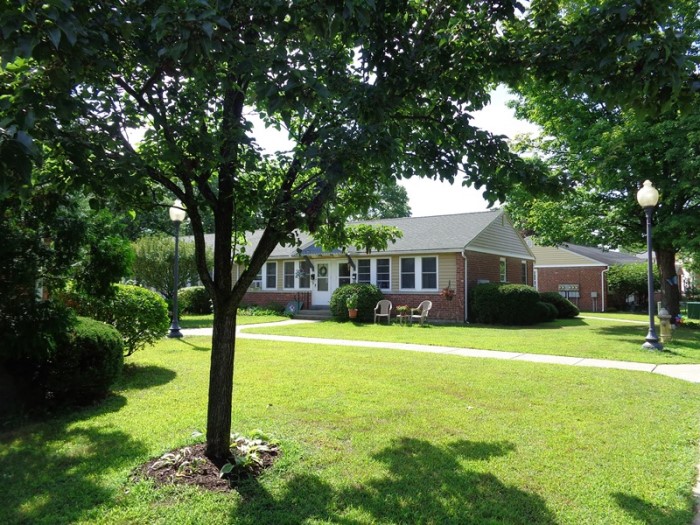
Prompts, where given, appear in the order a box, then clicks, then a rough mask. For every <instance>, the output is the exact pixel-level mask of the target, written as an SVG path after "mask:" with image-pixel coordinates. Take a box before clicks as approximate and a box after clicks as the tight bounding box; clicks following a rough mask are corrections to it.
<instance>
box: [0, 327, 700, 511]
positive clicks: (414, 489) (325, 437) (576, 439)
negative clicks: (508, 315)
mask: <svg viewBox="0 0 700 525" xmlns="http://www.w3.org/2000/svg"><path fill="white" fill-rule="evenodd" d="M410 330H411V331H412V332H415V333H419V332H420V330H419V329H410ZM424 332H425V333H439V332H438V331H437V330H436V329H435V328H430V329H426V330H425V331H424ZM208 360H209V338H186V339H183V340H168V339H165V340H163V341H162V342H160V343H159V344H158V345H156V346H155V347H151V348H147V349H145V350H143V351H140V352H138V353H136V354H135V355H134V356H133V357H132V358H129V360H128V363H129V364H128V365H127V368H126V372H125V374H124V377H123V379H122V380H121V383H120V385H119V387H118V389H117V391H116V392H115V394H114V395H112V396H110V397H109V398H108V399H107V400H106V401H105V402H104V403H102V404H101V405H100V406H97V407H94V408H88V409H84V410H81V411H78V412H75V413H72V414H64V415H55V416H53V417H49V418H44V419H43V420H42V421H40V422H36V423H33V424H26V425H23V426H19V427H16V428H13V429H12V430H10V431H7V430H6V431H5V432H4V433H2V434H0V476H1V477H2V480H3V490H2V491H0V523H3V524H11V523H32V524H34V523H36V524H51V525H54V524H67V523H79V524H87V523H90V524H93V523H104V524H110V525H111V524H154V523H162V524H181V523H182V524H185V523H192V524H195V523H206V524H210V523H211V524H224V523H227V524H244V525H253V524H255V525H258V524H276V525H277V524H302V523H303V524H321V523H332V524H352V525H358V524H372V523H381V524H400V523H411V524H412V523H423V524H449V523H453V524H460V525H462V524H467V525H469V524H472V525H481V524H507V525H513V524H523V525H525V524H527V525H532V524H551V525H554V524H557V525H562V524H572V525H573V524H576V525H578V524H583V523H589V524H602V523H605V524H641V523H646V524H654V525H688V524H689V523H690V522H691V521H692V499H691V488H692V485H693V483H694V478H695V465H696V463H697V461H698V459H699V458H698V436H700V425H699V424H698V414H699V413H700V385H694V384H690V383H686V382H682V381H678V380H674V379H670V378H666V377H662V376H657V375H653V374H648V373H637V372H627V371H619V370H601V369H582V368H574V367H562V366H552V365H543V364H535V363H525V362H512V361H508V362H502V361H497V360H481V359H464V358H461V357H456V356H449V355H435V354H422V353H415V352H396V351H390V350H377V349H362V348H339V347H330V346H317V345H305V344H280V343H277V342H261V341H250V340H248V341H246V340H241V341H239V343H238V349H237V361H236V366H237V368H236V380H235V383H236V386H235V390H234V405H235V408H234V421H235V430H236V431H241V432H244V433H247V432H250V431H251V430H253V429H256V428H260V429H262V430H263V431H264V432H266V433H268V434H271V435H272V436H274V437H276V438H277V439H278V440H279V441H280V443H281V447H282V450H283V456H282V458H281V459H280V460H279V461H278V462H277V463H276V464H275V466H274V467H273V468H272V469H271V470H270V471H268V472H267V473H266V474H265V475H264V476H263V477H262V478H260V479H259V480H258V481H256V482H253V483H249V484H248V485H246V486H244V487H243V488H242V489H241V490H240V492H234V493H229V494H210V493H207V492H204V491H201V490H199V489H195V488H180V487H167V488H161V489H156V488H154V487H153V486H152V485H151V484H150V483H148V482H133V481H132V480H131V473H132V471H133V469H135V468H136V467H137V466H138V465H140V464H141V463H143V462H144V461H146V460H147V459H148V458H151V457H154V456H158V455H160V454H162V453H164V452H165V451H167V450H169V449H171V448H173V447H177V446H181V445H184V444H187V443H190V442H192V438H191V437H190V436H191V434H192V432H194V431H196V430H198V431H203V430H204V421H205V410H206V395H207V394H206V392H207V379H208Z"/></svg>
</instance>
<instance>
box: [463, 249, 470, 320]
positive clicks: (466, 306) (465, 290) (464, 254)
mask: <svg viewBox="0 0 700 525" xmlns="http://www.w3.org/2000/svg"><path fill="white" fill-rule="evenodd" d="M466 251H467V250H466V248H465V249H463V250H462V258H463V259H464V324H469V305H468V304H467V301H468V300H469V298H468V295H469V294H468V289H467V275H468V273H467V255H466Z"/></svg>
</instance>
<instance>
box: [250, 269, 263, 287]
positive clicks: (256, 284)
mask: <svg viewBox="0 0 700 525" xmlns="http://www.w3.org/2000/svg"><path fill="white" fill-rule="evenodd" d="M262 276H263V271H262V268H260V270H258V274H257V275H256V276H255V279H253V282H252V283H251V285H250V287H251V288H252V289H253V290H259V289H260V288H262V278H263V277H262Z"/></svg>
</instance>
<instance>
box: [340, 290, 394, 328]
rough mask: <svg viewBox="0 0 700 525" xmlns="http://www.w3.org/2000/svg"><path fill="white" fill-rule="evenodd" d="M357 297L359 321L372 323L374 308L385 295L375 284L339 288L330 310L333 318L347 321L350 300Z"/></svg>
mask: <svg viewBox="0 0 700 525" xmlns="http://www.w3.org/2000/svg"><path fill="white" fill-rule="evenodd" d="M351 296H357V321H361V322H365V323H370V322H372V320H373V319H374V307H375V306H377V302H379V301H380V300H382V299H383V298H384V294H383V293H382V292H381V290H380V289H379V288H377V287H376V286H375V285H373V284H365V283H351V284H346V285H344V286H341V287H340V288H337V289H336V290H335V291H334V292H333V295H332V296H331V301H330V309H331V314H333V317H335V318H336V319H338V320H339V321H347V320H348V319H349V317H348V306H347V304H348V299H349V298H350V297H351Z"/></svg>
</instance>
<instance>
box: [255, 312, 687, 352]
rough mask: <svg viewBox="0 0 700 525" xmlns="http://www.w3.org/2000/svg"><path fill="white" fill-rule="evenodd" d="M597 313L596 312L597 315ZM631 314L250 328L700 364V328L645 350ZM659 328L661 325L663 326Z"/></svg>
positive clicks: (643, 331)
mask: <svg viewBox="0 0 700 525" xmlns="http://www.w3.org/2000/svg"><path fill="white" fill-rule="evenodd" d="M591 315H593V314H591ZM633 320H641V321H644V317H643V316H639V315H630V314H628V315H627V316H626V317H623V321H625V322H621V321H618V320H616V319H615V318H612V317H611V318H609V319H602V320H601V319H593V318H576V319H567V320H558V321H555V322H552V323H542V324H538V325H534V326H526V327H504V326H493V325H468V326H450V325H428V326H423V327H421V326H418V325H413V326H401V325H399V324H396V323H394V324H392V325H390V326H387V325H386V324H381V325H379V324H377V325H374V324H357V323H349V322H346V323H338V322H335V321H325V322H322V323H305V324H298V325H292V326H269V327H261V328H255V329H252V328H251V329H249V330H247V331H249V332H251V333H265V334H280V335H292V336H304V337H321V338H328V337H330V338H338V339H349V340H355V341H361V340H367V341H387V342H396V343H415V344H426V345H440V346H453V347H459V348H478V349H482V350H500V351H507V352H524V353H532V354H549V355H563V356H574V357H590V358H596V359H616V360H620V361H638V362H642V363H669V364H673V363H678V364H680V363H700V330H697V329H690V328H683V327H681V328H679V329H677V330H675V331H674V338H673V341H672V342H670V343H668V344H667V345H666V348H665V351H664V352H649V351H647V350H644V349H642V347H641V346H642V343H644V338H645V337H646V335H647V325H645V324H643V323H634V322H628V321H633ZM657 330H658V327H657Z"/></svg>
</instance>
